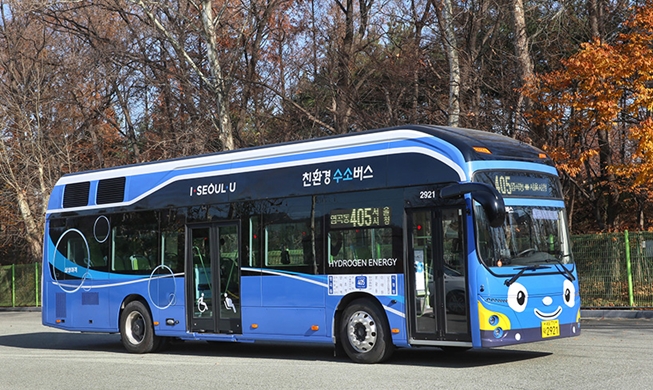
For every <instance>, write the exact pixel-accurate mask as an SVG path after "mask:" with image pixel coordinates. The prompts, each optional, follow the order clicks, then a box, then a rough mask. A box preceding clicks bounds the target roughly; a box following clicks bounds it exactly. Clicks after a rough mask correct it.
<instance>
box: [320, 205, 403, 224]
mask: <svg viewBox="0 0 653 390" xmlns="http://www.w3.org/2000/svg"><path fill="white" fill-rule="evenodd" d="M390 215H391V212H390V207H388V206H386V207H358V208H353V209H336V210H331V219H330V226H331V228H332V229H338V228H340V229H343V228H357V227H382V226H389V225H390Z"/></svg>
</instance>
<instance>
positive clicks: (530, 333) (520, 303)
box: [478, 278, 580, 345]
mask: <svg viewBox="0 0 653 390" xmlns="http://www.w3.org/2000/svg"><path fill="white" fill-rule="evenodd" d="M556 282H557V283H556V284H558V285H559V286H560V287H559V288H560V290H558V291H552V290H550V289H549V291H548V292H549V293H548V294H547V293H542V292H541V289H540V292H539V293H538V294H531V293H530V292H529V288H528V287H526V286H525V285H524V284H522V283H519V282H514V283H512V284H510V286H509V287H508V291H507V294H506V300H505V301H504V302H505V303H507V304H508V305H507V306H508V307H509V309H508V307H506V306H505V303H504V304H503V305H501V304H498V300H489V301H479V305H478V307H479V320H480V328H481V338H482V340H481V342H482V344H484V345H490V344H491V345H497V344H514V343H520V342H528V341H538V340H542V339H545V338H549V337H559V336H562V337H564V336H575V335H578V334H579V333H580V324H579V316H578V312H579V310H580V301H579V299H578V297H577V287H576V285H575V284H574V282H572V281H571V280H569V279H566V278H564V279H563V280H560V279H559V278H556ZM560 282H561V283H560ZM504 288H505V287H504ZM499 318H504V320H501V321H497V319H499Z"/></svg>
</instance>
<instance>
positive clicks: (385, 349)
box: [339, 299, 394, 364]
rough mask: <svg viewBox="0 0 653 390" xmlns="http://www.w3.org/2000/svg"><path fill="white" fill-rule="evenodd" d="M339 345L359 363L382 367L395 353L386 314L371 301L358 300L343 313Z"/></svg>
mask: <svg viewBox="0 0 653 390" xmlns="http://www.w3.org/2000/svg"><path fill="white" fill-rule="evenodd" d="M339 336H340V341H341V345H342V347H343V349H344V350H345V353H347V356H349V358H350V359H351V360H353V361H354V362H356V363H368V364H371V363H380V362H383V361H385V360H387V359H388V358H389V357H390V355H392V352H393V351H394V345H393V344H392V338H391V336H390V329H389V326H388V323H387V321H386V318H385V315H384V313H383V312H382V311H381V309H380V308H379V307H378V305H375V304H374V303H372V302H371V301H370V300H369V299H357V300H355V301H353V302H351V303H350V304H349V306H347V307H346V308H345V310H344V312H343V313H342V318H341V321H340V335H339Z"/></svg>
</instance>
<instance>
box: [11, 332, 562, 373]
mask: <svg viewBox="0 0 653 390" xmlns="http://www.w3.org/2000/svg"><path fill="white" fill-rule="evenodd" d="M0 346H5V347H14V348H26V349H37V350H39V349H45V350H66V351H95V352H107V353H124V354H126V353H128V352H127V351H125V349H124V348H123V346H122V343H121V342H120V335H119V334H98V333H59V332H38V333H28V334H17V335H5V336H0ZM158 354H166V355H181V356H204V357H206V356H220V357H228V358H235V359H238V358H243V359H252V358H254V359H272V360H310V361H316V360H319V361H324V362H345V363H346V362H351V361H350V360H349V358H348V357H347V356H346V355H344V354H343V355H342V356H340V355H338V356H334V348H333V347H332V346H322V345H314V344H274V343H267V342H265V343H227V342H205V341H173V342H171V343H170V345H169V346H168V348H166V349H165V350H164V351H162V352H158ZM549 355H551V353H547V352H538V351H517V350H510V349H488V350H470V351H466V352H450V351H444V350H441V349H439V348H427V347H425V348H401V349H397V350H396V351H395V352H394V354H393V356H392V358H391V359H390V360H389V361H388V362H387V363H388V364H394V365H409V366H427V367H443V368H469V367H481V366H491V365H497V364H505V363H510V362H517V361H524V360H530V359H537V358H542V357H546V356H549ZM352 364H353V363H352Z"/></svg>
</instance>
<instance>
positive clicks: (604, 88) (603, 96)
mask: <svg viewBox="0 0 653 390" xmlns="http://www.w3.org/2000/svg"><path fill="white" fill-rule="evenodd" d="M625 27H626V30H625V31H624V32H623V33H621V34H619V35H618V37H617V39H616V40H615V42H614V43H612V44H609V43H605V42H603V41H601V40H599V39H594V40H593V41H591V42H588V43H586V44H583V45H582V47H581V50H580V51H579V52H578V53H577V54H575V55H573V56H571V57H570V58H569V59H567V60H565V61H563V64H564V66H565V67H564V69H561V70H558V71H554V72H550V73H546V74H542V75H540V76H539V77H538V78H537V80H536V81H535V82H534V83H533V84H532V85H530V88H529V92H528V94H529V96H530V97H531V98H533V99H534V100H536V101H537V106H538V107H539V108H538V109H536V110H534V111H533V112H532V121H533V123H534V124H535V125H536V126H545V127H547V128H548V129H549V131H550V133H551V138H550V140H549V144H548V145H547V149H548V151H549V152H550V154H551V156H552V157H553V158H554V160H555V161H556V162H557V165H558V168H559V169H560V170H561V171H562V173H563V175H564V176H565V177H566V178H567V179H568V181H569V183H571V185H573V186H574V187H575V188H576V189H577V190H578V193H579V194H580V195H581V196H582V197H583V199H584V202H583V204H584V205H587V206H588V207H590V208H591V209H593V210H594V219H595V223H596V225H595V228H596V229H598V230H613V229H617V228H622V227H628V226H629V225H631V226H632V225H634V223H633V222H635V221H632V222H631V220H629V219H627V218H623V217H625V216H626V215H628V214H629V213H632V212H633V211H637V212H638V213H639V214H640V221H639V225H640V227H642V228H643V227H645V222H644V220H645V218H644V217H643V214H644V213H645V212H646V213H649V214H650V213H651V212H652V211H653V210H651V208H650V207H644V206H643V205H645V204H646V202H645V200H646V199H647V197H648V194H649V192H650V190H651V187H652V186H653V175H652V173H653V169H652V168H653V165H651V164H652V163H651V160H650V158H651V157H653V154H652V153H653V148H652V147H653V144H652V143H651V140H653V127H652V126H651V124H652V121H651V108H653V89H651V83H652V82H653V49H652V48H653V6H651V5H647V6H643V7H639V8H637V12H636V14H635V15H634V16H633V17H632V18H631V19H630V20H628V21H627V22H626V23H625ZM644 209H645V210H644ZM649 218H650V217H649ZM646 225H648V224H646ZM648 226H650V225H648Z"/></svg>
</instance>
